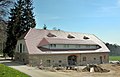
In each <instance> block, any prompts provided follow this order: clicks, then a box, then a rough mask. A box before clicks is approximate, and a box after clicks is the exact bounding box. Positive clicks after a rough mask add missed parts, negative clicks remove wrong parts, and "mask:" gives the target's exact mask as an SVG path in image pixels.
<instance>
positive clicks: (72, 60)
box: [68, 55, 77, 65]
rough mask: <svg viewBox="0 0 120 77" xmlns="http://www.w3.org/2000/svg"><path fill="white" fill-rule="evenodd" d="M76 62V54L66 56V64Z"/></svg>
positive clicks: (74, 63)
mask: <svg viewBox="0 0 120 77" xmlns="http://www.w3.org/2000/svg"><path fill="white" fill-rule="evenodd" d="M76 63H77V56H75V55H70V56H68V65H76Z"/></svg>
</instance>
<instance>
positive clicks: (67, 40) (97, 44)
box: [15, 28, 110, 66]
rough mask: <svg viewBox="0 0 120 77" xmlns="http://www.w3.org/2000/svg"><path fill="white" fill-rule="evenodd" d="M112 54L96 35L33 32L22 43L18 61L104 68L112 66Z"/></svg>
mask: <svg viewBox="0 0 120 77" xmlns="http://www.w3.org/2000/svg"><path fill="white" fill-rule="evenodd" d="M109 52H110V51H109V49H108V48H107V47H106V45H105V44H104V43H103V42H102V41H101V40H100V39H98V38H97V37H96V36H95V35H93V34H83V33H76V32H65V31H60V30H44V29H35V28H33V29H30V30H29V31H28V32H27V33H26V34H24V35H23V36H21V38H20V39H19V40H18V42H17V46H16V51H15V60H17V61H21V62H23V63H25V64H31V65H38V64H40V63H41V62H42V64H43V65H44V66H67V65H86V64H100V63H108V62H109Z"/></svg>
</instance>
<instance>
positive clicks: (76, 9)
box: [33, 0, 120, 45]
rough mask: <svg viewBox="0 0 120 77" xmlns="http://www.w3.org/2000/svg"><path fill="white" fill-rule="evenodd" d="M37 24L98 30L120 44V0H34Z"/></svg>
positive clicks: (98, 34) (80, 29)
mask: <svg viewBox="0 0 120 77" xmlns="http://www.w3.org/2000/svg"><path fill="white" fill-rule="evenodd" d="M33 3H34V5H33V6H34V7H35V8H34V14H35V16H36V17H35V19H36V23H37V27H36V28H42V27H43V25H44V24H46V25H47V27H48V29H53V27H56V28H57V29H61V30H64V31H70V32H80V33H90V34H95V35H96V36H97V37H99V38H100V39H101V40H102V41H104V42H109V43H113V44H119V45H120V0H33Z"/></svg>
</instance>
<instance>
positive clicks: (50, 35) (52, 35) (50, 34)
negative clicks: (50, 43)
mask: <svg viewBox="0 0 120 77" xmlns="http://www.w3.org/2000/svg"><path fill="white" fill-rule="evenodd" d="M47 36H48V37H56V35H54V34H52V33H48V34H47Z"/></svg>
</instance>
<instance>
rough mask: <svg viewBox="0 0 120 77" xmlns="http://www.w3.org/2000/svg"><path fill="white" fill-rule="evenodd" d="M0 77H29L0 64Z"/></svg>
mask: <svg viewBox="0 0 120 77" xmlns="http://www.w3.org/2000/svg"><path fill="white" fill-rule="evenodd" d="M0 77H30V76H29V75H26V74H24V73H22V72H20V71H18V70H15V69H13V68H10V67H7V66H5V65H3V64H0Z"/></svg>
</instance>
